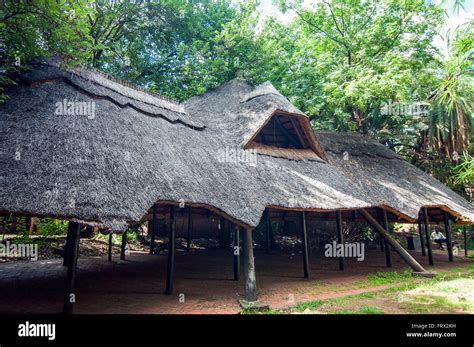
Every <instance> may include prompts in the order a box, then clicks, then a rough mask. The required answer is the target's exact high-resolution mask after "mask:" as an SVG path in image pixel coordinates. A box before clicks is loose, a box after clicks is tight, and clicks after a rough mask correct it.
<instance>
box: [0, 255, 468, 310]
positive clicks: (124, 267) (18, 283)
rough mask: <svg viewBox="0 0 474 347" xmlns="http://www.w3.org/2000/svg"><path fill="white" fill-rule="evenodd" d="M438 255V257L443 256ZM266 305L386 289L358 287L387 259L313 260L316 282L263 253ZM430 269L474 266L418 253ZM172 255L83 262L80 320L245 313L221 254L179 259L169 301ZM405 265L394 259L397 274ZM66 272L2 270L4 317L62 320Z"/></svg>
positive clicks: (55, 263)
mask: <svg viewBox="0 0 474 347" xmlns="http://www.w3.org/2000/svg"><path fill="white" fill-rule="evenodd" d="M437 252H438V253H437ZM255 254H256V270H257V285H258V291H259V293H258V294H259V299H260V300H261V301H263V302H265V303H267V304H269V305H270V306H271V307H272V308H284V307H287V306H289V305H291V304H294V303H297V302H302V301H309V300H316V299H327V298H332V297H339V296H345V295H349V294H357V293H362V292H367V291H371V290H380V289H382V288H384V286H377V287H372V288H367V287H364V288H361V287H360V286H358V285H357V283H360V282H361V281H364V280H366V279H367V275H368V274H370V273H376V272H381V271H387V268H386V267H385V259H384V254H383V253H381V252H380V251H379V250H371V251H367V252H366V259H365V261H363V262H358V261H356V260H355V259H347V260H346V271H344V272H340V271H338V262H337V259H328V258H321V257H317V256H315V255H311V256H310V270H311V279H310V280H305V279H303V278H302V272H303V269H302V259H301V254H293V255H292V254H291V253H288V252H286V253H285V252H274V253H273V254H271V255H266V254H264V253H263V252H260V251H258V250H257V251H256V252H255ZM412 255H414V256H415V257H416V258H417V260H418V261H420V262H421V264H422V265H423V266H425V267H426V268H427V269H429V270H435V271H446V270H448V269H450V268H451V269H452V268H467V267H468V266H470V265H473V264H474V261H473V260H468V259H466V258H464V257H461V256H458V257H455V261H454V262H453V263H449V262H448V260H447V256H446V254H444V253H443V254H441V253H439V251H435V264H436V265H435V266H434V267H429V266H428V265H427V259H426V257H422V256H421V254H419V253H417V252H412ZM166 259H167V257H166V255H148V254H145V253H132V254H131V255H129V256H128V257H127V260H126V261H125V262H119V261H118V257H114V261H113V262H111V263H109V262H108V261H107V259H106V257H81V258H79V265H78V277H77V285H76V296H77V303H76V305H75V313H92V314H95V313H158V314H168V313H238V312H240V307H239V304H238V299H239V298H240V297H241V295H242V293H243V279H241V280H240V281H239V282H235V281H233V280H232V276H233V275H232V274H233V269H232V256H231V254H230V252H226V251H221V250H207V251H194V252H192V253H190V254H186V253H184V252H177V256H176V268H175V284H174V288H175V293H174V294H173V295H170V296H167V295H164V294H163V292H164V288H165V277H166ZM405 267H406V265H405V264H404V263H403V261H402V260H401V259H400V258H399V257H398V255H397V254H396V253H393V268H392V270H393V271H396V270H401V269H403V268H405ZM65 274H66V269H65V268H64V267H63V266H62V261H61V260H46V261H37V262H15V263H4V264H0V294H1V298H2V299H1V300H0V313H59V312H61V309H62V299H63V290H64V283H65Z"/></svg>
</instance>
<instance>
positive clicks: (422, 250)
mask: <svg viewBox="0 0 474 347" xmlns="http://www.w3.org/2000/svg"><path fill="white" fill-rule="evenodd" d="M418 233H419V234H420V244H421V255H422V256H426V248H425V237H424V236H423V229H422V227H421V219H420V218H418Z"/></svg>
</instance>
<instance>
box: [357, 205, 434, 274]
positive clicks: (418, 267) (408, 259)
mask: <svg viewBox="0 0 474 347" xmlns="http://www.w3.org/2000/svg"><path fill="white" fill-rule="evenodd" d="M359 211H360V213H361V214H362V216H364V218H365V219H366V220H367V222H368V223H369V224H370V225H371V226H372V227H373V228H374V229H375V230H376V231H378V232H379V233H380V234H381V235H382V236H383V237H385V238H386V239H387V241H388V243H389V244H390V245H391V246H392V247H393V248H394V249H395V251H397V253H398V254H399V255H400V257H401V258H402V259H403V260H405V261H406V262H407V264H408V265H410V267H411V268H412V269H413V270H415V271H417V272H427V271H426V270H425V268H424V267H423V266H421V265H420V264H419V263H418V262H417V261H416V260H415V259H414V258H413V257H412V256H411V255H410V253H408V252H407V251H406V250H405V249H404V248H403V247H402V246H401V245H400V244H399V243H398V242H397V240H395V239H394V238H393V237H392V236H391V235H390V234H389V233H388V232H387V231H386V230H385V229H384V228H383V227H382V226H381V225H380V224H379V223H378V222H377V221H376V220H375V218H374V217H372V216H371V215H370V213H369V212H367V210H365V209H361V210H359Z"/></svg>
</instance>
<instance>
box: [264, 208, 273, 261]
mask: <svg viewBox="0 0 474 347" xmlns="http://www.w3.org/2000/svg"><path fill="white" fill-rule="evenodd" d="M264 214H265V227H266V228H265V248H266V252H267V254H270V248H271V244H270V234H271V232H272V225H271V222H270V211H268V209H265V212H264Z"/></svg>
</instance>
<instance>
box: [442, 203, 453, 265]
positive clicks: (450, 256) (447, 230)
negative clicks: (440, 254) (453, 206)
mask: <svg viewBox="0 0 474 347" xmlns="http://www.w3.org/2000/svg"><path fill="white" fill-rule="evenodd" d="M444 232H445V233H446V246H447V248H448V259H449V261H453V243H452V240H451V228H450V227H449V215H448V213H447V212H444Z"/></svg>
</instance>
